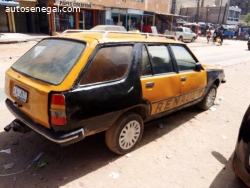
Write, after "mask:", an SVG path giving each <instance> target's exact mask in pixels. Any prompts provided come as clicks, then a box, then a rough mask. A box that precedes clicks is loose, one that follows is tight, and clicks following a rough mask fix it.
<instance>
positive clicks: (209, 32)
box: [206, 29, 211, 43]
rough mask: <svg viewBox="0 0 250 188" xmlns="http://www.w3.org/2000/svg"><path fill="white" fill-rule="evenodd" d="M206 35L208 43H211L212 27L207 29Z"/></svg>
mask: <svg viewBox="0 0 250 188" xmlns="http://www.w3.org/2000/svg"><path fill="white" fill-rule="evenodd" d="M206 35H207V43H209V40H210V37H211V30H210V29H208V30H207V33H206Z"/></svg>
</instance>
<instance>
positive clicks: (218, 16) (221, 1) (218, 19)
mask: <svg viewBox="0 0 250 188" xmlns="http://www.w3.org/2000/svg"><path fill="white" fill-rule="evenodd" d="M221 5H222V0H221V1H220V10H219V16H218V20H217V24H218V23H219V19H220V11H221Z"/></svg>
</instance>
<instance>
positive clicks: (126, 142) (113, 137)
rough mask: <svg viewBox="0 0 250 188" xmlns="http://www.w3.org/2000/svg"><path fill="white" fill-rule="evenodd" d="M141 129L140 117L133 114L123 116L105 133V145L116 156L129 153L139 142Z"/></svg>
mask: <svg viewBox="0 0 250 188" xmlns="http://www.w3.org/2000/svg"><path fill="white" fill-rule="evenodd" d="M143 129H144V124H143V121H142V118H141V116H139V115H138V114H134V113H127V114H124V115H122V116H121V117H120V118H119V119H118V120H117V122H116V123H115V124H114V125H112V126H111V127H110V128H109V129H108V130H107V131H106V144H107V146H108V148H109V149H110V150H111V151H113V152H114V153H116V154H119V155H123V154H126V153H129V152H130V151H132V150H133V149H134V148H135V147H136V145H137V144H138V142H139V141H140V139H141V137H142V133H143Z"/></svg>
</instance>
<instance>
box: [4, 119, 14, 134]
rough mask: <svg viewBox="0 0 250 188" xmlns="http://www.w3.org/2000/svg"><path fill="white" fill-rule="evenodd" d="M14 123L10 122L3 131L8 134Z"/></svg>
mask: <svg viewBox="0 0 250 188" xmlns="http://www.w3.org/2000/svg"><path fill="white" fill-rule="evenodd" d="M14 121H15V120H14ZM14 121H12V122H11V123H10V124H9V125H7V126H6V127H4V130H5V131H6V132H9V131H10V130H11V129H12V128H13V127H14Z"/></svg>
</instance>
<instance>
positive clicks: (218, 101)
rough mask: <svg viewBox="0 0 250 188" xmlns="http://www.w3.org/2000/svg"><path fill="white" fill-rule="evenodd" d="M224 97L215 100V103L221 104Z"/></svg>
mask: <svg viewBox="0 0 250 188" xmlns="http://www.w3.org/2000/svg"><path fill="white" fill-rule="evenodd" d="M224 99H225V98H224V97H219V98H218V100H217V101H215V102H214V104H215V105H220V104H221V101H222V100H224Z"/></svg>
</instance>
